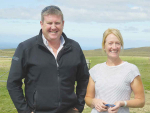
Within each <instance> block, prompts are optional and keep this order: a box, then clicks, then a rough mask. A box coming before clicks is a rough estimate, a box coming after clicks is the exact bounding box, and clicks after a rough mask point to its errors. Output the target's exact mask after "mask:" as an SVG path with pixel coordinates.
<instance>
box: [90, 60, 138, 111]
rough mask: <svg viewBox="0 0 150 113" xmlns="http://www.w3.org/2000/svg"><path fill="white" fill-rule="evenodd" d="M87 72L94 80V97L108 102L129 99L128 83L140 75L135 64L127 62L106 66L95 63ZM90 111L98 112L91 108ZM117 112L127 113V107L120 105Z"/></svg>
mask: <svg viewBox="0 0 150 113" xmlns="http://www.w3.org/2000/svg"><path fill="white" fill-rule="evenodd" d="M89 72H90V75H91V77H92V79H93V81H94V82H95V98H98V99H101V100H104V101H105V102H106V103H108V104H114V103H115V102H116V101H126V100H130V95H131V92H132V89H131V86H130V84H131V82H132V81H133V80H134V78H135V77H136V76H138V75H140V72H139V70H138V68H137V66H135V65H134V64H131V63H128V62H123V63H122V64H120V65H117V66H108V65H106V62H104V63H101V64H97V65H95V66H94V67H93V68H92V69H90V71H89ZM91 113H99V112H98V111H97V110H96V109H95V108H93V109H92V112H91ZM101 113H108V112H101ZM118 113H129V108H128V107H120V108H119V110H118Z"/></svg>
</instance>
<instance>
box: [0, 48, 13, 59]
mask: <svg viewBox="0 0 150 113" xmlns="http://www.w3.org/2000/svg"><path fill="white" fill-rule="evenodd" d="M14 52H15V49H3V50H0V56H1V57H5V56H7V57H12V56H13V54H14Z"/></svg>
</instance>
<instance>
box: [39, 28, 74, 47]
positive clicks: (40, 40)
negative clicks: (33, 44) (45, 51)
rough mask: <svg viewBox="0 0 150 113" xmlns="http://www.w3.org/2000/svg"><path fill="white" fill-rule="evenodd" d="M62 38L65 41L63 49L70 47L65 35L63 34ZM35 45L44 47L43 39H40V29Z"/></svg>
mask: <svg viewBox="0 0 150 113" xmlns="http://www.w3.org/2000/svg"><path fill="white" fill-rule="evenodd" d="M62 36H63V37H64V40H65V43H64V47H65V48H68V47H70V46H71V44H70V41H69V39H68V38H67V36H66V35H65V33H62ZM37 44H39V45H41V46H44V47H45V45H44V43H43V39H42V29H41V30H40V32H39V35H38V37H37Z"/></svg>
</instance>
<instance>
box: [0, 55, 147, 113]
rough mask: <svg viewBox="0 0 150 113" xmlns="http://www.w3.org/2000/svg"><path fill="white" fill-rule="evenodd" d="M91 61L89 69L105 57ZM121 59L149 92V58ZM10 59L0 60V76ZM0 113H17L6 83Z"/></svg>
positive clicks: (0, 88) (87, 110)
mask: <svg viewBox="0 0 150 113" xmlns="http://www.w3.org/2000/svg"><path fill="white" fill-rule="evenodd" d="M86 58H87V59H89V60H91V65H90V66H91V67H93V66H94V65H96V64H98V63H102V62H105V61H106V59H107V58H106V56H101V57H100V56H94V57H86ZM121 59H122V60H124V61H128V62H130V63H133V64H135V65H136V66H137V67H138V68H139V70H140V73H141V78H142V81H143V84H144V88H145V90H149V91H150V59H149V57H134V56H121ZM10 64H11V58H0V76H1V74H3V73H5V72H6V71H8V70H9V69H10ZM7 77H8V73H7V74H5V75H4V76H3V77H1V78H0V80H7ZM90 112H91V108H89V107H86V108H85V109H84V111H83V113H90ZM0 113H17V111H16V109H15V107H14V104H13V103H12V101H11V99H10V96H9V94H8V91H7V89H6V83H5V82H0Z"/></svg>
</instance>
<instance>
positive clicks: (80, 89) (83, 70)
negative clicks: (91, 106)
mask: <svg viewBox="0 0 150 113" xmlns="http://www.w3.org/2000/svg"><path fill="white" fill-rule="evenodd" d="M80 59H81V64H80V66H79V67H78V73H77V87H76V95H77V99H78V101H77V104H76V106H75V108H77V109H78V110H79V111H80V112H82V111H83V109H84V105H85V100H84V98H85V94H86V89H87V84H88V81H89V72H88V67H87V64H86V60H85V57H84V54H83V52H82V50H81V54H80Z"/></svg>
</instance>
